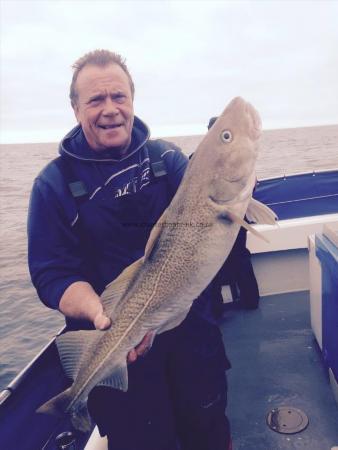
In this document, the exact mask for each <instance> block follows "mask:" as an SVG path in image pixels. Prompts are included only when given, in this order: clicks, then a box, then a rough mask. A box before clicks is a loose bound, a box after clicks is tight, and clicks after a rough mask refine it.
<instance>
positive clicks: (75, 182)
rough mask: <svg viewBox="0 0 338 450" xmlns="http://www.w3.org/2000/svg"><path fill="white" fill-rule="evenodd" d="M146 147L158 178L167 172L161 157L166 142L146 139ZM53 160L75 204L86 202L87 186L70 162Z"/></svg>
mask: <svg viewBox="0 0 338 450" xmlns="http://www.w3.org/2000/svg"><path fill="white" fill-rule="evenodd" d="M147 147H148V154H149V159H150V167H151V170H152V174H153V176H154V178H155V179H158V178H160V177H163V176H166V175H167V173H168V172H167V169H166V166H165V163H164V161H163V158H162V155H163V154H164V152H165V151H167V150H168V147H167V145H166V143H165V142H164V141H162V140H161V139H157V140H156V141H148V142H147ZM54 162H55V164H56V165H57V167H58V169H59V170H60V172H61V173H62V175H63V177H64V179H65V181H66V184H67V185H68V187H69V190H70V192H71V194H72V197H73V198H74V199H75V201H76V204H77V205H78V206H80V205H81V204H82V203H84V202H86V201H87V200H88V199H89V192H88V189H87V186H86V185H85V183H84V182H83V181H82V180H79V179H78V176H76V174H75V173H74V171H73V169H72V164H71V163H69V161H67V158H66V157H61V156H59V157H58V158H56V159H55V160H54Z"/></svg>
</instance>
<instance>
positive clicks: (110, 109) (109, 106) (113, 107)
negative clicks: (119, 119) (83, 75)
mask: <svg viewBox="0 0 338 450" xmlns="http://www.w3.org/2000/svg"><path fill="white" fill-rule="evenodd" d="M119 112H120V111H119V109H118V105H117V104H116V103H115V102H114V101H113V100H112V99H111V98H109V97H108V98H106V101H105V102H104V108H103V114H104V115H105V116H116V115H117V114H118V113H119Z"/></svg>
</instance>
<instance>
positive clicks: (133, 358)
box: [127, 348, 137, 364]
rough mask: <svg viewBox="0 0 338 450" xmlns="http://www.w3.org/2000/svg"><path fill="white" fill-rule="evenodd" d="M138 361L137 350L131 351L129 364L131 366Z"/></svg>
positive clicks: (128, 357)
mask: <svg viewBox="0 0 338 450" xmlns="http://www.w3.org/2000/svg"><path fill="white" fill-rule="evenodd" d="M136 360H137V353H136V350H135V349H134V348H133V349H132V350H130V352H129V353H128V356H127V363H128V364H130V363H133V362H135V361H136Z"/></svg>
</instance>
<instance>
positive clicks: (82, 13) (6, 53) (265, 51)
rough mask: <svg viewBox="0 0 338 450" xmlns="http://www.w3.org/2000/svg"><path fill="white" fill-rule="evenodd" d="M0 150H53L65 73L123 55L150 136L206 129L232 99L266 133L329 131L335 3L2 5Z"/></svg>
mask: <svg viewBox="0 0 338 450" xmlns="http://www.w3.org/2000/svg"><path fill="white" fill-rule="evenodd" d="M0 13H1V14H0V16H1V42H2V44H1V122H0V124H1V141H2V142H9V141H11V142H32V141H58V140H59V139H60V138H61V137H62V135H63V134H65V133H66V132H67V131H68V130H69V129H70V128H71V127H72V126H74V125H75V119H74V117H73V114H72V110H71V108H70V105H69V101H68V89H69V83H70V78H71V73H72V72H71V67H70V66H71V64H72V63H73V62H74V61H75V60H76V59H77V58H78V57H80V56H82V55H83V54H84V53H85V52H88V51H90V50H93V49H95V48H107V49H110V50H113V51H116V52H118V53H121V54H122V55H124V56H125V57H126V59H127V64H128V66H129V69H130V71H131V73H132V76H133V78H134V82H135V85H136V98H135V113H136V114H137V115H138V116H139V117H141V118H142V119H143V120H144V121H145V122H146V123H148V125H149V126H150V127H151V129H152V132H153V135H169V134H175V135H178V134H193V133H202V132H204V131H205V127H206V123H207V122H208V119H209V117H210V116H212V115H216V114H218V113H220V112H221V111H222V109H223V108H224V106H225V105H226V104H227V103H228V101H230V100H231V98H232V97H233V96H236V95H241V96H243V97H244V98H246V99H247V100H249V101H250V102H251V103H253V104H254V105H255V107H256V108H257V109H258V110H259V111H260V113H261V116H262V119H263V126H264V127H265V128H281V127H289V126H292V127H296V126H311V125H320V124H333V123H338V51H337V49H338V2H337V1H334V0H332V1H312V2H310V1H281V2H279V1H273V0H270V1H263V0H261V1H248V2H247V1H211V0H207V1H192V0H190V1H188V0H187V1H177V2H176V1H141V0H138V1H113V0H112V1H108V0H107V1H96V2H91V1H88V2H87V1H80V0H79V1H57V0H49V1H48V0H47V1H9V0H2V1H1V11H0Z"/></svg>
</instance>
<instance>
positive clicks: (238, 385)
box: [221, 292, 338, 450]
mask: <svg viewBox="0 0 338 450" xmlns="http://www.w3.org/2000/svg"><path fill="white" fill-rule="evenodd" d="M221 329H222V332H223V336H224V342H225V345H226V350H227V354H228V357H229V359H230V361H231V364H232V369H231V370H229V371H228V384H229V391H228V408H227V414H228V417H229V420H230V423H231V428H232V436H233V448H234V450H289V449H297V450H298V449H306V450H330V449H331V447H333V446H335V445H336V446H337V445H338V405H337V403H336V402H335V400H334V396H333V392H332V389H331V387H330V384H329V378H328V373H327V370H326V368H325V365H324V362H323V360H322V356H321V352H320V349H319V346H318V344H317V342H316V341H315V338H314V335H313V333H312V330H311V324H310V302H309V294H308V292H300V293H292V294H281V295H273V296H266V297H263V298H262V299H261V301H260V307H259V309H258V310H255V311H246V310H241V311H229V312H227V315H226V317H225V319H224V321H223V322H222V325H221ZM281 406H288V407H294V408H297V409H300V410H302V411H303V412H304V413H305V414H306V415H307V416H308V418H309V425H308V427H307V428H306V429H305V430H303V431H302V432H299V433H297V434H280V433H277V432H275V431H273V430H271V429H270V428H269V427H268V425H267V423H266V417H267V414H268V413H269V412H270V411H271V410H272V409H273V408H277V407H281Z"/></svg>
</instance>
